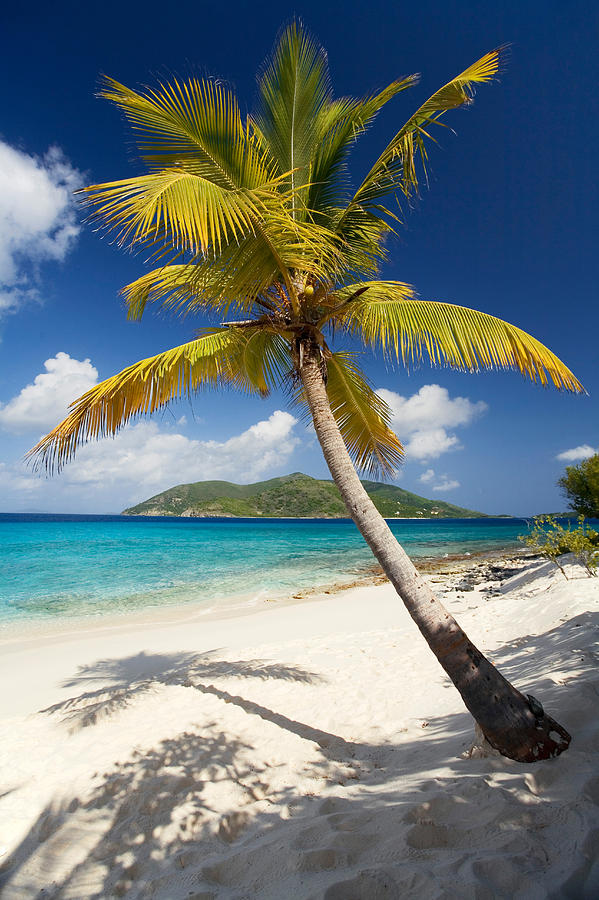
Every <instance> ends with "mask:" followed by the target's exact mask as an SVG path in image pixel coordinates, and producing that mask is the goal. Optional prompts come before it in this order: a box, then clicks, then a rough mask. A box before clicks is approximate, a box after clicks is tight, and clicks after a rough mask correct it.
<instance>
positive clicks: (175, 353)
mask: <svg viewBox="0 0 599 900" xmlns="http://www.w3.org/2000/svg"><path fill="white" fill-rule="evenodd" d="M245 340H246V337H245V335H241V336H240V335H239V333H238V332H237V331H235V330H234V329H222V330H214V331H212V332H210V333H208V334H204V335H203V336H202V337H200V338H198V339H197V340H195V341H190V342H189V343H188V344H182V345H181V346H179V347H174V348H173V349H172V350H166V351H165V352H164V353H159V354H158V355H157V356H152V357H150V358H149V359H143V360H141V361H140V362H137V363H135V364H134V365H132V366H128V367H127V368H126V369H123V371H122V372H119V373H118V374H117V375H113V376H112V378H108V379H107V380H106V381H102V382H101V383H100V384H98V385H96V386H95V387H93V388H91V390H89V391H87V392H86V393H85V394H83V395H82V396H81V397H79V399H78V400H75V401H74V403H72V404H71V408H72V412H71V413H70V415H68V416H67V418H66V419H64V421H62V422H61V423H60V424H59V425H57V426H56V428H54V429H53V431H51V432H50V433H49V434H47V435H46V436H45V437H44V438H42V440H41V441H39V443H38V444H37V445H36V446H35V447H33V449H32V450H30V451H29V453H28V454H27V457H28V459H31V460H33V462H34V465H35V466H36V467H37V468H39V467H45V468H46V469H47V470H48V471H50V472H53V471H54V470H60V469H61V468H62V466H63V465H64V464H65V463H66V462H67V461H68V460H69V459H70V458H71V457H72V456H73V454H74V453H75V450H76V449H77V447H78V446H80V445H81V444H82V443H85V442H87V441H88V440H90V439H94V438H100V437H104V436H106V435H114V434H116V432H117V431H119V429H120V428H122V427H123V425H126V423H127V422H129V421H130V419H132V418H134V417H137V416H140V415H145V414H150V413H153V412H155V411H156V410H158V409H161V408H162V407H164V406H165V405H166V404H167V403H169V401H171V400H174V399H178V398H181V397H183V396H186V395H189V394H191V393H192V392H193V391H196V390H198V389H199V388H201V387H203V386H209V387H217V386H221V385H222V386H227V385H231V386H235V387H237V386H238V383H239V380H240V373H239V371H238V364H239V359H240V342H243V341H245ZM249 384H250V381H249V380H247V379H246V384H245V387H246V389H249ZM255 390H256V391H258V390H259V388H258V387H256V388H255Z"/></svg>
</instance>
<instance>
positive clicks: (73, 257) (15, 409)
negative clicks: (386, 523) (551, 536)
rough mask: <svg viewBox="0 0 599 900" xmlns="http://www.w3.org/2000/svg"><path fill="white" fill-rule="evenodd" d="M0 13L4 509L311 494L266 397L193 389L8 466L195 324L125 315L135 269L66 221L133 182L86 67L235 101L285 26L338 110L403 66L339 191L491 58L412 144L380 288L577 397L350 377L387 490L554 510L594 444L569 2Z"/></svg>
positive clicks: (309, 455)
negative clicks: (286, 489) (196, 484)
mask: <svg viewBox="0 0 599 900" xmlns="http://www.w3.org/2000/svg"><path fill="white" fill-rule="evenodd" d="M14 7H15V5H13V8H12V9H11V10H9V11H8V13H5V15H4V31H5V34H4V42H3V44H4V47H3V54H2V56H1V57H0V70H2V71H1V74H2V77H1V79H0V84H1V88H0V90H1V92H2V101H1V104H0V108H1V109H2V119H1V120H0V510H2V511H7V512H8V511H57V512H118V511H120V510H121V509H122V508H123V507H124V506H127V505H130V504H131V503H133V502H136V501H138V500H141V499H144V498H145V497H147V496H150V495H152V494H154V493H157V492H158V491H160V490H163V489H165V488H166V487H169V486H171V485H172V484H175V483H178V482H181V481H194V480H201V479H207V478H223V479H227V480H233V481H253V480H257V479H262V478H268V477H271V476H274V475H279V474H284V473H286V472H291V471H298V470H300V471H303V472H306V473H308V474H311V475H314V476H317V477H328V473H327V470H326V467H325V465H324V462H323V461H322V458H321V455H320V451H319V448H318V446H317V444H316V442H315V438H314V435H313V433H311V432H310V431H309V430H306V428H305V426H304V424H303V423H302V422H299V421H297V413H295V412H294V411H293V409H289V407H288V406H287V404H286V399H285V397H283V396H273V397H271V398H269V399H267V400H259V399H248V398H246V397H242V396H236V395H234V394H226V395H223V394H218V395H210V394H202V395H201V396H198V397H197V398H196V399H195V400H194V402H193V405H190V404H189V403H188V402H185V403H181V404H178V405H176V406H174V407H173V409H172V410H169V411H167V412H165V413H162V414H160V415H159V416H155V417H154V418H153V419H152V420H144V421H141V422H140V423H139V424H136V425H134V426H133V427H130V428H128V429H126V430H125V431H124V432H122V433H121V435H119V436H118V437H117V438H116V440H114V441H101V442H99V443H97V444H94V445H89V446H87V447H85V448H83V449H82V450H81V452H80V453H79V455H78V457H77V459H76V460H75V461H74V462H73V463H72V464H71V465H70V466H68V467H67V468H66V469H65V471H64V472H63V473H62V474H61V475H60V476H59V477H57V478H54V479H52V480H47V479H45V478H41V479H40V478H39V477H36V476H33V475H32V473H31V472H29V471H28V470H26V469H24V468H23V466H22V463H21V458H22V456H23V454H24V452H25V451H26V450H27V449H28V448H29V447H30V446H31V445H32V444H34V443H35V442H36V440H37V439H38V438H39V437H40V436H41V435H42V434H43V433H45V432H46V431H47V430H49V428H51V427H52V426H53V425H54V424H56V422H57V421H58V420H59V419H60V418H62V417H63V415H64V414H65V412H66V404H67V403H68V401H70V400H72V399H74V398H75V397H76V396H78V394H79V393H81V392H82V391H83V390H85V389H87V387H89V386H91V385H92V384H93V383H95V381H96V380H98V379H99V380H102V379H104V378H106V377H108V376H109V375H111V374H113V373H114V372H116V371H118V370H120V369H122V368H124V367H125V366H126V365H128V364H129V363H131V362H134V361H136V360H137V359H140V358H143V357H147V356H150V355H152V354H154V353H157V352H159V351H160V350H163V349H166V348H167V347H169V346H173V345H176V344H179V343H183V342H184V341H186V340H189V338H190V337H191V336H192V334H193V330H194V328H196V327H197V326H198V325H199V324H201V323H200V322H197V323H196V322H191V321H189V320H186V321H180V320H169V319H167V318H164V317H160V316H153V315H152V314H149V315H148V316H147V318H145V319H144V320H143V321H142V322H141V323H128V322H127V321H126V319H125V315H124V310H123V306H122V302H121V300H120V299H119V295H118V292H119V289H120V288H121V287H122V286H123V285H124V284H126V283H127V282H128V281H131V280H133V279H134V278H136V277H137V276H138V275H139V274H141V272H142V271H143V270H144V261H143V257H141V256H132V255H130V254H127V253H123V252H122V251H120V250H119V249H118V248H116V247H114V246H112V245H111V244H110V242H109V241H108V240H106V239H103V238H101V237H100V236H99V235H98V234H97V233H95V232H94V231H93V229H92V228H91V227H90V226H89V225H86V224H85V223H84V222H83V220H82V217H81V215H80V213H79V211H78V210H77V209H76V207H75V205H74V203H73V201H72V199H71V192H72V190H73V189H74V188H76V187H77V186H79V185H81V184H85V183H97V182H101V181H109V180H115V179H118V178H122V177H126V176H127V175H128V174H129V173H130V172H131V171H132V166H133V163H132V148H131V143H130V137H129V134H128V133H127V131H126V128H125V126H124V124H123V122H122V121H121V118H120V116H119V114H118V113H117V111H116V110H115V109H113V108H111V107H110V106H109V105H108V104H107V103H106V102H105V101H101V100H98V99H96V98H95V96H94V92H95V90H96V88H97V83H98V76H99V75H100V73H106V74H110V75H112V76H114V77H116V78H117V79H119V80H120V81H123V82H124V83H125V84H130V85H137V84H140V83H152V82H153V80H154V79H155V78H156V77H161V76H164V75H166V74H168V73H176V74H177V75H181V76H185V75H187V74H190V73H192V72H193V73H199V74H210V75H218V76H220V77H222V78H224V79H226V80H228V81H229V82H231V83H232V84H233V85H234V86H235V88H236V90H237V93H238V95H239V97H240V100H241V103H242V106H243V107H245V108H246V109H249V108H250V107H251V104H252V99H253V93H254V85H255V80H254V79H255V73H256V71H257V69H258V67H259V65H260V64H261V62H262V60H263V59H264V57H265V56H266V55H267V54H268V52H269V51H270V48H271V46H272V43H273V41H274V39H275V36H276V33H277V31H278V29H279V28H280V26H281V25H282V24H283V23H284V22H285V21H286V20H288V19H289V18H290V17H291V16H292V15H293V14H296V15H298V16H300V17H301V18H302V19H303V21H304V23H305V25H306V26H307V27H308V28H309V29H310V30H311V31H312V33H313V34H314V35H315V36H316V37H317V38H318V39H319V40H320V41H321V43H322V44H323V45H324V46H325V47H326V48H327V50H328V53H329V64H330V68H331V72H332V77H333V83H334V85H335V89H336V92H337V93H338V94H348V93H349V94H351V93H355V94H358V95H361V94H364V93H367V92H369V91H371V90H373V89H376V88H380V87H382V86H384V85H385V84H387V83H389V82H390V81H391V80H393V79H394V78H396V77H398V76H401V75H405V74H408V73H411V72H421V73H422V80H421V83H420V86H419V87H417V88H416V89H414V90H412V91H410V92H406V93H404V94H401V95H400V96H399V97H398V98H396V100H395V101H394V102H393V103H392V104H389V105H388V107H386V109H385V110H384V113H383V114H382V115H381V117H380V119H379V120H378V122H377V124H376V127H375V128H374V129H373V130H372V131H371V132H370V133H369V134H368V135H367V136H365V137H364V138H362V140H361V142H360V144H359V145H358V147H357V148H356V152H355V153H354V156H353V159H352V173H353V175H354V177H355V179H356V180H357V179H358V178H359V177H360V175H361V174H362V173H364V172H365V171H366V170H367V168H368V167H369V161H372V160H373V159H374V158H376V156H377V155H378V153H379V151H380V150H381V149H382V147H383V146H384V143H385V142H386V140H387V139H388V138H389V137H390V136H391V135H392V134H393V133H394V132H395V131H396V130H397V128H398V126H399V125H400V124H401V123H402V122H403V121H404V120H405V119H406V118H407V117H408V116H409V115H410V114H411V112H413V110H414V109H415V108H416V107H417V106H418V105H419V104H420V103H421V102H422V101H423V100H424V99H425V98H426V97H427V96H428V95H429V94H431V93H432V92H433V91H434V90H436V88H437V87H439V86H440V85H441V84H443V83H445V82H446V81H448V80H449V79H450V78H451V77H452V76H454V75H455V74H457V73H458V72H459V71H461V70H462V69H464V68H465V67H466V66H467V65H469V64H470V63H471V62H473V61H474V60H476V59H478V58H479V57H480V56H482V55H483V53H485V52H486V51H487V50H490V49H492V48H493V47H496V46H497V45H499V44H504V43H507V42H509V43H511V45H512V46H511V53H510V57H509V60H508V65H507V68H506V70H505V71H504V73H503V75H502V77H501V82H500V83H496V84H493V85H490V86H483V87H481V88H480V89H479V91H478V93H477V97H476V102H475V104H474V105H473V107H472V108H470V109H468V110H458V111H456V112H454V113H453V115H452V116H451V118H449V117H447V119H446V121H447V124H449V125H451V127H452V128H453V129H454V131H455V134H454V133H452V132H450V131H449V130H445V129H444V130H441V133H440V134H439V135H438V137H439V141H440V143H439V146H435V147H433V148H432V149H431V157H430V163H431V166H430V189H429V190H428V191H426V190H425V191H424V192H423V194H422V197H421V199H420V200H419V202H418V203H417V204H416V206H415V208H414V209H413V211H411V212H410V214H409V215H408V216H407V218H406V223H405V228H404V229H403V231H402V233H401V236H400V239H399V240H397V241H396V242H395V243H394V244H393V245H392V247H391V257H390V263H389V265H388V266H387V269H386V272H385V273H384V274H385V276H386V277H388V278H395V279H399V280H403V281H408V282H410V283H412V284H414V285H415V286H416V288H417V290H418V291H419V293H420V295H421V296H422V297H426V298H430V299H435V300H448V301H451V302H454V303H459V304H462V305H464V306H472V307H475V308H478V309H481V310H484V311H485V312H489V313H492V314H494V315H497V316H500V317H501V318H504V319H507V320H509V321H511V322H513V323H514V324H517V325H519V326H520V327H522V328H524V329H525V330H527V331H530V332H531V333H533V334H534V335H535V336H536V337H537V338H539V339H540V340H542V341H543V342H544V343H545V344H547V345H548V346H549V347H550V348H551V349H552V350H553V351H554V352H556V353H557V354H558V355H559V356H560V357H561V358H562V359H563V360H564V362H566V363H567V364H568V365H569V366H570V368H572V369H573V371H574V372H575V374H576V375H577V376H578V377H579V379H580V380H581V381H582V382H583V384H584V385H585V387H586V389H587V391H588V394H589V396H572V395H561V394H559V393H557V392H556V391H554V390H543V389H542V388H540V387H538V386H535V385H532V384H530V383H528V382H524V381H523V380H522V378H521V377H520V376H519V375H516V374H512V373H507V374H506V373H484V374H478V375H467V374H458V373H452V372H450V371H447V370H445V369H430V368H425V367H423V368H420V369H418V370H416V371H413V372H411V373H409V374H407V373H406V372H404V371H402V370H397V371H387V370H385V368H384V366H383V365H382V364H381V363H380V362H378V361H376V360H374V359H372V358H369V357H368V358H367V359H366V360H365V368H366V369H367V371H368V374H369V375H370V378H371V380H372V382H373V384H374V385H375V386H376V387H377V388H380V389H382V390H383V391H385V392H386V393H385V397H386V399H387V400H388V401H389V402H390V403H391V406H392V408H393V410H394V413H395V420H394V421H395V424H396V427H397V431H398V433H399V436H400V438H402V440H403V441H404V443H405V444H406V448H407V455H406V462H405V465H404V466H403V468H402V471H401V472H400V473H399V475H398V478H397V483H398V484H399V485H401V486H402V487H405V488H406V489H408V490H412V491H414V492H416V493H419V494H423V495H425V496H430V497H438V498H440V499H443V500H448V501H450V502H453V503H457V504H459V505H462V506H467V507H471V508H475V509H479V510H482V511H484V512H488V513H506V512H508V513H514V514H524V515H530V514H533V513H537V512H542V511H549V510H559V509H563V508H564V505H565V503H564V500H563V499H562V498H561V496H560V493H559V490H558V489H557V487H556V484H555V482H556V479H557V478H558V477H559V475H560V474H561V473H562V472H563V469H564V466H565V465H566V464H567V463H568V462H569V461H574V462H575V461H578V460H579V459H580V458H582V457H584V455H585V454H586V455H588V454H590V453H591V452H593V451H594V450H596V449H597V448H598V447H599V415H598V413H599V408H598V401H597V397H598V396H599V372H598V367H597V355H598V354H597V335H598V333H599V312H598V311H597V281H598V279H597V251H596V246H595V245H596V238H597V225H596V213H597V209H598V208H599V203H598V197H597V179H596V172H595V165H594V159H593V158H594V156H595V153H596V150H595V148H596V147H597V145H598V140H597V139H598V137H599V135H598V134H597V131H598V128H599V126H598V124H597V123H598V121H599V117H598V115H597V99H596V80H597V71H596V47H597V38H598V36H599V12H598V11H597V9H596V8H593V6H592V5H591V4H587V3H578V2H573V3H568V4H563V3H557V2H517V3H516V2H504V3H493V4H491V3H488V2H487V3H476V2H445V3H442V4H441V3H434V2H431V0H422V2H420V3H419V4H418V7H417V8H416V5H415V4H396V3H381V2H378V0H375V2H373V3H371V4H369V5H366V4H364V3H362V2H357V0H347V2H344V3H339V2H327V0H324V2H318V3H316V2H313V0H306V2H304V3H298V4H293V5H290V4H285V3H278V4H269V3H263V4H261V5H256V4H246V3H240V2H237V0H233V2H229V3H227V4H221V5H219V4H206V3H202V2H199V3H198V2H194V3H188V2H176V3H175V4H173V5H171V6H170V7H169V8H168V9H166V8H165V7H164V5H158V4H157V5H155V6H154V5H153V4H152V3H144V4H140V3H138V2H136V0H133V2H130V3H127V4H123V3H119V4H117V3H113V2H104V3H102V4H101V5H87V4H80V3H77V4H75V3H60V4H55V5H54V6H50V5H46V4H43V5H42V4H38V3H36V2H33V3H30V4H28V5H27V6H24V5H21V6H20V7H19V8H18V9H15V8H14Z"/></svg>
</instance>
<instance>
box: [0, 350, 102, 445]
mask: <svg viewBox="0 0 599 900" xmlns="http://www.w3.org/2000/svg"><path fill="white" fill-rule="evenodd" d="M44 368H45V370H46V371H45V372H42V373H41V374H39V375H36V376H35V378H34V380H33V383H32V384H28V385H27V386H26V387H24V388H23V390H22V391H21V392H20V393H19V394H17V395H16V397H13V398H12V400H10V401H9V402H8V403H7V404H6V405H2V406H0V427H2V428H4V429H6V430H7V431H13V432H25V431H39V430H40V429H44V430H48V429H50V428H52V427H53V426H54V425H57V424H58V422H60V421H61V419H64V417H65V416H66V415H67V413H68V407H69V404H70V403H72V401H73V400H76V399H77V397H79V396H80V395H81V394H83V393H85V391H87V390H89V389H90V388H91V387H93V386H94V385H95V384H96V383H97V381H98V371H97V369H96V368H95V367H94V366H92V364H91V362H90V360H89V359H84V360H78V359H73V358H72V357H70V356H69V354H68V353H63V352H60V353H57V354H56V356H53V357H52V358H51V359H47V360H46V361H45V363H44Z"/></svg>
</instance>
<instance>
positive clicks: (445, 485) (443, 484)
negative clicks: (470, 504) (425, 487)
mask: <svg viewBox="0 0 599 900" xmlns="http://www.w3.org/2000/svg"><path fill="white" fill-rule="evenodd" d="M418 480H419V481H423V482H424V484H430V483H431V481H436V482H437V484H433V485H431V490H433V491H453V490H455V488H459V486H460V482H459V481H456V480H455V479H452V478H449V476H448V475H436V474H435V470H434V469H427V470H426V472H423V473H422V475H421V476H420V478H419V479H418Z"/></svg>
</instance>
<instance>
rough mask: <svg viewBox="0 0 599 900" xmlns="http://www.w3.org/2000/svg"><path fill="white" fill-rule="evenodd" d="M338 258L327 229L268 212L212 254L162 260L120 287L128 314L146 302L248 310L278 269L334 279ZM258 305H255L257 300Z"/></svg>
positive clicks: (188, 309) (185, 308) (224, 311)
mask: <svg viewBox="0 0 599 900" xmlns="http://www.w3.org/2000/svg"><path fill="white" fill-rule="evenodd" d="M342 261H343V252H342V249H341V248H340V247H339V241H338V239H337V238H336V237H335V235H332V234H331V232H329V231H328V230H327V229H325V228H322V227H321V226H318V225H314V224H311V225H309V224H308V223H301V222H295V221H294V220H293V219H291V217H290V216H287V218H286V219H285V218H283V215H282V216H278V215H277V214H275V213H272V214H271V215H270V216H269V217H268V218H264V219H263V221H262V222H261V223H260V224H259V226H258V227H257V228H256V231H255V232H253V233H251V234H248V235H246V236H245V238H244V240H243V241H241V242H239V243H237V242H235V241H231V242H230V243H229V244H228V245H227V246H224V247H222V248H221V252H220V254H218V255H217V256H215V257H213V256H210V255H209V256H198V257H196V258H195V259H193V260H192V261H190V262H188V263H179V264H170V265H164V266H161V267H159V268H157V269H154V270H152V271H150V272H146V273H145V274H144V275H142V276H141V277H140V278H138V279H136V280H135V281H134V282H132V283H131V284H128V285H127V286H126V287H125V288H124V289H123V294H124V296H125V300H126V303H127V308H128V317H129V318H130V319H136V320H138V319H140V318H141V317H142V315H143V313H144V311H145V308H146V306H147V304H148V303H159V304H160V306H161V307H162V308H163V309H167V310H174V311H176V312H178V313H180V314H185V315H187V314H190V313H191V314H197V313H200V312H202V313H207V314H209V315H210V314H218V315H221V316H222V315H228V314H229V313H230V312H231V311H233V312H234V313H235V314H237V313H248V312H250V311H252V310H253V308H254V306H255V304H256V301H257V298H260V297H261V296H263V295H265V293H266V292H267V291H268V290H269V288H270V287H271V286H272V285H273V284H275V283H277V282H279V281H281V280H284V278H283V276H282V274H281V273H282V272H283V273H284V272H289V271H290V270H294V271H295V272H302V271H306V272H310V274H311V276H312V277H313V278H316V279H318V280H319V281H320V282H324V283H330V282H333V281H334V280H335V277H336V275H337V274H338V272H339V270H340V268H341V266H342ZM258 305H259V304H258Z"/></svg>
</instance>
